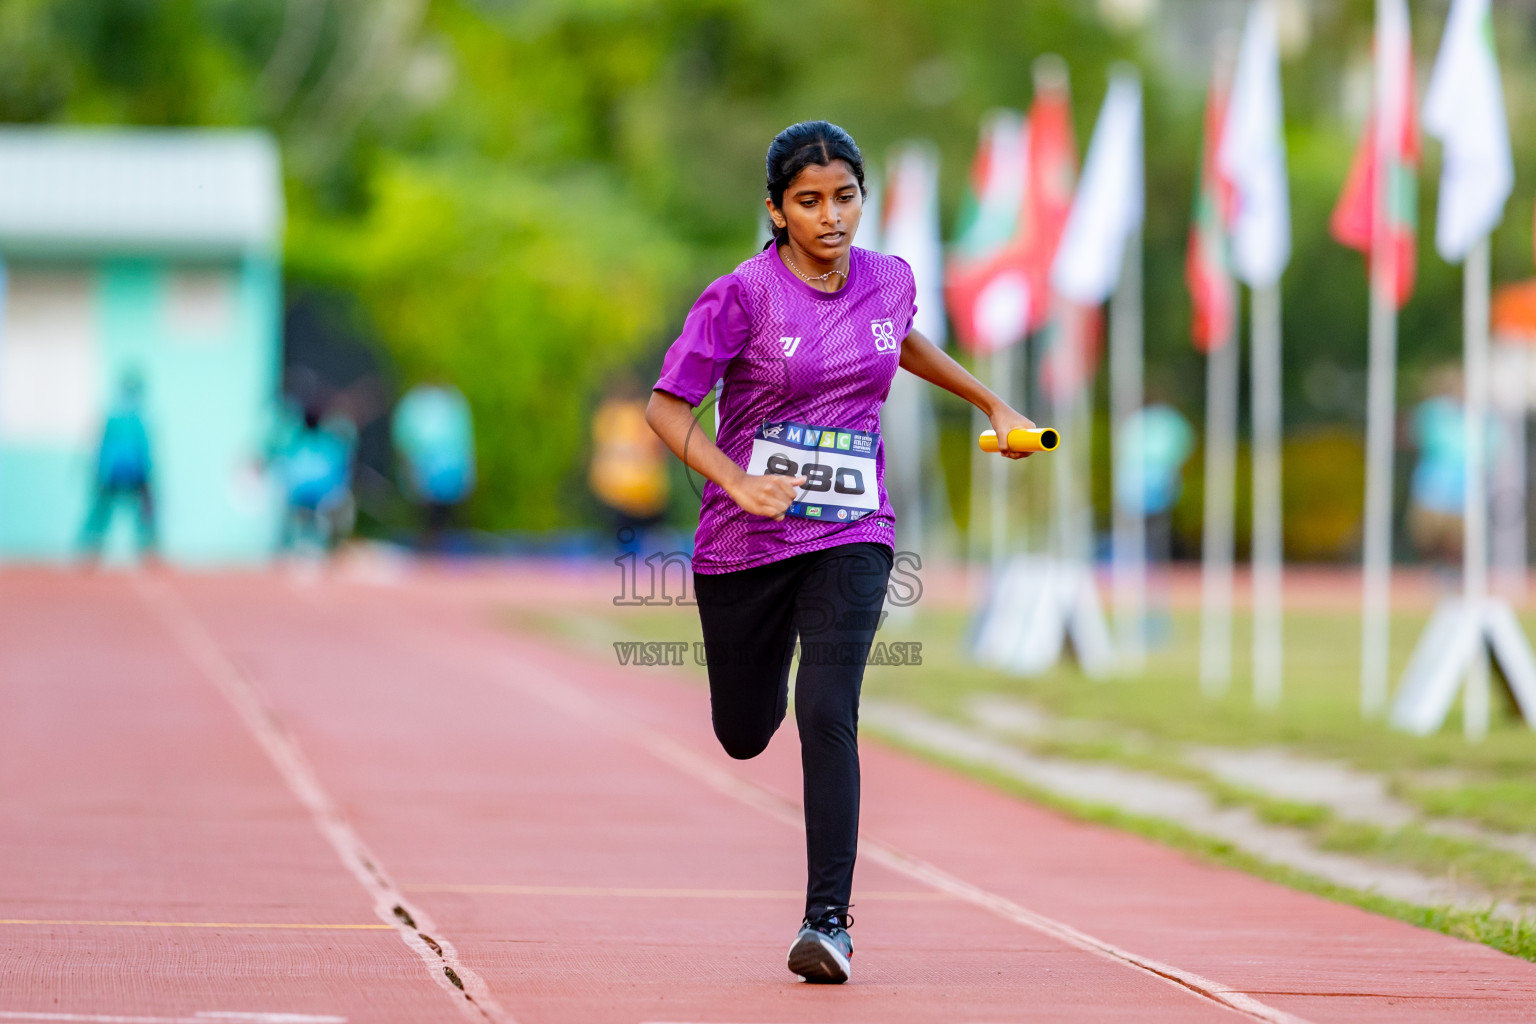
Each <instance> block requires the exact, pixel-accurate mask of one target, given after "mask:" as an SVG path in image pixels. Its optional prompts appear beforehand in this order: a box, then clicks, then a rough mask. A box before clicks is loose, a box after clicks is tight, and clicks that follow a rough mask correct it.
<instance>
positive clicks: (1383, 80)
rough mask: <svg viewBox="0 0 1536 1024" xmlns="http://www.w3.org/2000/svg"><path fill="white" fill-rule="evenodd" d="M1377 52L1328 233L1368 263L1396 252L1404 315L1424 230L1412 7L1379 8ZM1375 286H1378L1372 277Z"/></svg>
mask: <svg viewBox="0 0 1536 1024" xmlns="http://www.w3.org/2000/svg"><path fill="white" fill-rule="evenodd" d="M1375 50H1376V68H1375V86H1374V95H1373V97H1372V100H1371V116H1370V118H1369V119H1368V120H1367V122H1366V128H1365V133H1364V134H1363V135H1362V136H1361V138H1360V145H1359V147H1358V148H1357V149H1356V150H1355V159H1354V163H1353V164H1352V165H1351V166H1350V169H1349V178H1348V179H1347V180H1346V181H1345V183H1344V192H1343V194H1342V195H1341V196H1340V197H1339V203H1338V205H1337V206H1336V207H1334V210H1333V218H1332V220H1331V221H1330V227H1331V229H1332V231H1333V237H1334V238H1336V239H1338V241H1340V242H1341V243H1343V244H1344V245H1347V246H1349V247H1350V248H1352V249H1358V250H1360V251H1361V252H1363V253H1365V254H1366V256H1367V259H1369V257H1370V255H1371V253H1372V251H1373V250H1374V249H1375V247H1376V246H1377V245H1382V246H1391V247H1392V248H1391V251H1392V254H1393V259H1392V268H1393V271H1394V274H1393V276H1394V278H1395V280H1394V281H1393V282H1392V284H1393V292H1392V300H1393V302H1394V303H1395V304H1396V305H1397V307H1398V308H1401V307H1402V305H1403V303H1405V302H1407V301H1408V296H1410V295H1411V294H1413V284H1414V277H1415V271H1416V265H1417V245H1416V235H1417V228H1418V165H1419V139H1418V125H1417V123H1416V119H1415V117H1414V113H1413V40H1412V38H1411V36H1410V35H1409V29H1408V3H1407V0H1377V4H1376V43H1375ZM1377 231H1380V232H1381V236H1380V238H1379V239H1378V238H1377V237H1376V232H1377ZM1372 284H1373V286H1378V287H1379V286H1380V283H1379V282H1377V281H1376V279H1375V277H1374V276H1373V277H1372Z"/></svg>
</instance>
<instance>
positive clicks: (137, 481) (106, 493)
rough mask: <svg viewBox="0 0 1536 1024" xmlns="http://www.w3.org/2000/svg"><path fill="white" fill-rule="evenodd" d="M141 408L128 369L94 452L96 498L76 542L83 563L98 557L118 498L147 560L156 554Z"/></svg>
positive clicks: (138, 386)
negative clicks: (130, 510)
mask: <svg viewBox="0 0 1536 1024" xmlns="http://www.w3.org/2000/svg"><path fill="white" fill-rule="evenodd" d="M143 406H144V381H143V379H142V378H141V377H140V376H139V374H138V372H137V371H135V370H129V371H128V372H127V373H125V374H123V377H122V379H121V381H120V382H119V384H118V391H117V397H116V399H115V400H114V402H113V405H112V409H111V411H110V412H109V414H108V415H107V422H106V424H105V425H104V426H103V427H102V430H101V445H100V447H99V448H98V449H97V452H96V473H95V478H94V493H95V497H94V498H93V500H92V501H91V511H90V514H89V515H88V516H87V517H86V520H85V527H84V529H83V530H82V533H81V539H80V547H81V549H82V551H83V553H84V555H85V557H86V559H87V561H95V560H97V559H98V558H100V557H101V546H102V542H103V539H104V538H105V536H106V532H107V528H108V527H109V526H110V525H111V523H112V514H113V512H115V511H116V509H117V505H118V503H119V502H120V501H122V500H123V499H127V500H128V501H130V502H132V503H133V506H134V508H135V510H136V518H137V520H138V528H139V547H140V550H141V552H142V553H144V554H145V555H152V554H153V553H154V551H155V549H156V535H155V499H154V493H153V491H152V489H151V486H150V480H151V469H152V466H151V459H150V446H149V431H148V429H146V428H145V426H144V415H143Z"/></svg>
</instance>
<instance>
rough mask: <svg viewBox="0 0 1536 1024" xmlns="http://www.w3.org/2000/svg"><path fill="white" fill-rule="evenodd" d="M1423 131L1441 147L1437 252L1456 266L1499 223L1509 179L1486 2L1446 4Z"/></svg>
mask: <svg viewBox="0 0 1536 1024" xmlns="http://www.w3.org/2000/svg"><path fill="white" fill-rule="evenodd" d="M1424 130H1425V131H1426V132H1427V133H1428V134H1430V135H1431V136H1433V137H1435V138H1436V139H1439V140H1440V143H1441V145H1442V146H1443V147H1444V151H1443V153H1442V154H1441V159H1440V167H1441V169H1440V209H1439V213H1438V220H1437V223H1436V225H1435V247H1436V248H1437V249H1439V250H1440V255H1441V256H1443V257H1445V259H1446V260H1447V261H1449V262H1451V263H1459V262H1461V260H1462V259H1463V258H1465V257H1466V255H1467V253H1468V252H1470V251H1471V250H1472V247H1473V246H1475V245H1476V244H1477V243H1478V242H1480V241H1481V240H1482V239H1484V238H1485V237H1487V236H1488V234H1489V233H1490V232H1492V231H1493V229H1494V228H1495V227H1497V226H1498V223H1499V221H1501V220H1503V219H1504V203H1505V202H1506V201H1507V200H1508V199H1509V193H1510V190H1511V189H1512V188H1513V187H1514V181H1515V167H1514V162H1513V160H1512V159H1511V157H1510V152H1509V122H1508V119H1507V118H1506V117H1505V114H1504V88H1503V85H1502V83H1501V82H1500V80H1499V61H1498V57H1497V55H1496V54H1495V53H1494V49H1493V16H1492V11H1491V10H1490V7H1489V0H1452V2H1451V13H1450V16H1449V17H1448V18H1447V19H1446V22H1445V36H1444V37H1443V38H1442V39H1441V41H1440V55H1439V56H1438V57H1436V58H1435V69H1434V71H1433V72H1432V73H1431V74H1430V79H1429V91H1428V92H1427V93H1426V94H1425V96H1424Z"/></svg>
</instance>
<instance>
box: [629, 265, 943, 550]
mask: <svg viewBox="0 0 1536 1024" xmlns="http://www.w3.org/2000/svg"><path fill="white" fill-rule="evenodd" d="M915 297H916V286H915V285H914V284H913V280H912V269H911V268H910V267H908V266H907V264H906V263H905V262H904V261H903V260H901V259H899V258H897V257H895V256H885V255H882V254H880V253H876V252H871V251H869V250H867V249H859V248H853V249H851V250H850V251H849V266H848V281H847V283H846V284H845V285H844V286H843V287H842V288H841V289H839V290H838V291H835V292H824V291H821V290H820V289H818V288H814V287H812V286H811V285H809V284H807V283H806V282H804V281H802V280H800V279H799V278H798V277H796V276H795V275H794V274H793V273H792V272H791V271H790V269H789V268H788V267H786V266H785V265H784V262H783V260H781V259H780V258H779V255H778V252H777V251H776V250H775V248H774V247H773V246H770V247H768V248H766V249H764V250H763V251H762V252H760V253H758V254H757V255H756V256H754V257H752V258H751V259H749V260H747V261H746V262H745V263H743V264H741V266H739V267H737V268H736V270H735V271H734V272H732V273H730V274H727V275H726V276H724V277H722V278H720V279H718V280H717V281H715V282H714V283H713V284H711V285H710V286H709V287H708V288H706V289H705V290H704V294H703V295H700V296H699V300H698V301H697V302H695V303H694V304H693V309H692V310H691V311H689V313H688V319H687V321H686V322H685V323H684V324H683V332H682V334H681V335H679V336H678V339H677V340H676V341H675V342H673V343H672V347H671V348H670V349H668V350H667V356H666V359H665V360H664V361H663V363H662V368H661V379H660V380H658V381H657V382H656V390H658V391H665V392H667V393H668V394H672V395H676V396H677V397H678V398H681V399H682V400H683V401H685V402H687V403H688V404H689V405H694V406H696V405H698V404H699V403H700V402H701V401H703V399H704V397H705V396H706V395H707V394H709V392H710V390H711V389H712V388H713V387H714V385H715V382H716V381H718V380H720V379H721V378H724V381H725V385H724V388H723V390H722V391H721V394H720V430H719V435H718V437H717V438H716V443H717V444H718V445H719V446H720V449H721V451H723V452H725V454H726V455H727V456H729V457H730V458H731V459H732V460H733V461H735V462H736V463H737V465H740V466H742V467H743V468H745V467H746V466H747V465H748V462H749V460H750V458H751V454H752V441H753V437H754V435H755V434H756V432H757V430H758V428H759V426H761V425H762V424H764V423H779V422H793V423H798V424H811V425H815V426H818V427H823V428H829V429H837V430H842V431H866V432H869V433H878V432H879V430H880V407H881V405H883V404H884V403H885V398H886V395H887V394H889V393H890V390H891V380H892V378H894V377H895V376H896V367H897V364H898V363H899V362H900V360H901V341H902V340H903V339H904V338H906V336H907V334H908V332H910V330H911V329H912V315H913V313H914V312H915V311H916V306H915V305H914V304H913V300H914V298H915ZM875 477H876V482H877V486H878V488H879V499H880V503H879V507H878V508H877V509H876V510H875V511H873V512H871V513H869V514H868V515H865V516H864V517H863V518H860V519H858V520H856V521H850V522H833V521H821V520H816V519H808V518H800V517H796V516H785V517H784V518H783V519H780V520H773V519H767V518H764V517H762V516H757V515H753V514H751V513H750V512H746V511H744V510H743V509H742V508H741V507H740V506H738V505H737V504H736V503H735V502H734V501H732V500H731V498H730V496H729V495H728V494H726V493H725V491H724V489H723V488H720V487H718V486H716V485H715V484H714V483H706V484H705V485H704V500H703V505H702V506H701V508H700V510H699V530H698V534H697V535H696V538H695V542H694V553H693V568H694V570H695V571H696V572H701V573H722V572H732V571H735V570H737V569H747V568H750V567H752V566H755V565H765V564H767V563H769V562H775V561H778V560H779V559H783V558H789V557H790V556H792V555H799V554H804V553H805V552H807V551H818V550H821V549H823V548H829V547H833V546H834V545H838V544H855V543H859V542H874V543H877V544H884V545H886V546H888V547H890V548H892V549H894V548H895V539H896V517H895V515H894V514H893V513H892V512H891V502H890V498H889V497H888V496H887V495H886V493H885V450H884V446H883V444H882V445H880V446H877V448H876V453H875Z"/></svg>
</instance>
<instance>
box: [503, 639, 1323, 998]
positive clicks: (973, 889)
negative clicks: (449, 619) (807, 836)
mask: <svg viewBox="0 0 1536 1024" xmlns="http://www.w3.org/2000/svg"><path fill="white" fill-rule="evenodd" d="M503 665H504V659H503ZM535 675H537V676H538V677H539V678H538V680H537V681H535V680H534V678H533V677H534V676H535ZM497 678H498V679H500V680H501V681H502V682H503V683H505V684H507V685H510V686H512V687H514V688H516V689H517V690H518V691H520V692H522V693H524V694H527V695H528V696H530V697H533V698H535V699H537V700H540V701H543V702H544V703H546V704H550V705H552V706H555V707H558V708H560V709H562V710H564V711H566V712H567V713H568V714H571V715H574V716H575V717H578V718H581V719H584V720H586V721H588V722H590V723H592V724H594V725H598V726H600V727H603V728H606V729H607V730H608V731H609V732H611V733H614V734H616V735H620V736H625V737H627V738H629V739H630V740H632V741H633V742H635V743H637V744H639V745H640V746H641V747H642V748H644V749H645V750H647V751H648V752H649V753H650V754H652V755H653V756H654V757H656V758H658V759H659V760H661V761H664V762H666V763H667V764H669V765H671V766H672V767H674V768H676V769H677V770H679V771H681V772H682V773H683V774H685V775H690V776H692V777H693V778H695V779H697V780H698V781H700V782H703V783H704V784H706V785H708V786H710V787H711V788H713V789H715V790H718V791H719V792H721V793H724V794H725V795H727V796H730V797H733V798H735V799H736V800H738V801H740V802H741V803H744V804H747V805H748V806H751V807H755V808H757V809H758V810H760V811H762V812H763V813H765V814H767V815H769V816H770V817H773V818H776V819H778V820H779V821H781V822H784V823H785V824H787V825H789V826H791V827H793V828H796V829H804V828H805V820H804V814H803V812H802V811H801V808H800V805H799V804H797V803H795V802H794V801H792V800H789V799H786V798H785V797H782V796H779V795H778V794H776V793H773V792H770V791H769V790H766V789H764V788H762V787H760V786H758V785H756V784H755V783H751V782H748V781H746V780H745V779H742V778H740V777H739V776H736V775H734V774H732V773H731V772H728V771H726V770H724V769H722V768H720V767H718V766H717V765H715V764H714V763H713V762H711V761H710V760H708V759H706V758H705V757H703V756H701V755H700V754H698V753H696V752H694V751H692V750H690V749H688V748H687V747H685V746H683V745H682V744H680V743H678V742H677V741H675V740H673V739H672V738H671V737H669V736H666V735H664V734H663V733H661V732H658V731H657V730H655V729H652V728H651V727H649V726H647V725H643V724H642V723H640V722H638V721H636V720H634V719H633V718H631V717H629V716H627V715H622V714H621V713H619V712H616V711H614V710H613V709H612V707H611V706H609V705H606V704H603V703H602V702H600V701H598V700H597V699H596V698H594V697H592V696H591V695H590V694H588V693H587V692H586V691H584V690H582V689H580V688H578V687H575V686H573V685H571V684H570V683H569V682H567V681H566V680H565V679H563V678H561V677H560V676H558V675H556V674H555V673H553V672H550V671H548V670H546V669H543V668H541V667H538V666H535V665H533V664H531V663H529V662H526V661H524V662H522V663H520V664H519V665H518V671H517V673H516V674H515V675H509V674H507V673H504V672H500V673H498V674H497ZM859 852H860V854H861V855H862V856H865V857H867V858H869V859H871V860H873V861H875V862H876V863H879V864H882V865H884V866H885V867H887V868H890V869H891V870H893V871H895V872H897V873H899V874H902V875H905V876H906V877H908V878H911V879H913V880H914V881H918V882H921V883H923V884H924V885H928V886H931V887H932V888H934V889H936V890H938V891H940V892H944V893H948V894H949V895H951V896H953V897H955V898H956V899H958V900H963V901H965V902H967V903H971V904H973V905H975V906H978V907H981V908H983V909H985V910H988V911H990V912H992V913H994V914H996V915H998V916H999V917H1002V918H1004V919H1006V920H1009V921H1012V922H1014V923H1015V924H1019V925H1022V926H1024V927H1026V928H1031V929H1033V930H1035V931H1037V932H1040V933H1042V934H1045V935H1049V936H1051V937H1052V938H1055V939H1057V940H1059V941H1061V942H1063V943H1065V944H1067V945H1069V946H1073V947H1075V948H1077V949H1080V950H1083V951H1084V952H1088V953H1092V954H1095V955H1097V956H1100V957H1103V958H1105V959H1107V960H1112V961H1115V962H1117V963H1119V964H1122V965H1124V966H1128V967H1132V968H1135V969H1136V970H1139V971H1144V972H1146V973H1148V974H1151V975H1153V976H1154V977H1157V978H1159V979H1161V980H1163V981H1165V982H1167V983H1168V984H1170V985H1173V986H1176V987H1178V988H1181V989H1183V990H1184V991H1186V992H1188V993H1189V994H1191V995H1193V996H1196V997H1197V998H1201V999H1206V1000H1209V1001H1211V1002H1214V1003H1217V1004H1219V1005H1221V1006H1224V1007H1226V1008H1227V1009H1229V1010H1233V1011H1235V1012H1237V1013H1240V1014H1242V1015H1243V1016H1245V1017H1248V1018H1249V1019H1251V1020H1257V1021H1263V1022H1265V1024H1310V1022H1309V1021H1307V1020H1306V1019H1305V1018H1302V1017H1297V1016H1295V1015H1293V1014H1290V1013H1286V1012H1285V1011H1284V1010H1280V1009H1276V1008H1275V1007H1273V1006H1270V1005H1268V1004H1267V1003H1264V1002H1261V1001H1260V1000H1258V999H1255V998H1254V997H1253V996H1251V995H1248V994H1247V993H1246V992H1242V991H1239V990H1238V989H1234V988H1232V987H1231V986H1230V985H1226V984H1223V983H1222V982H1219V981H1214V980H1212V979H1210V978H1206V977H1203V976H1202V975H1199V974H1196V973H1195V972H1193V971H1187V970H1184V969H1183V968H1180V967H1175V966H1173V965H1172V964H1165V963H1163V962H1162V961H1160V960H1154V959H1152V958H1151V957H1146V956H1142V955H1140V954H1138V953H1133V952H1131V951H1130V950H1127V949H1122V948H1121V947H1119V946H1117V945H1115V944H1114V943H1111V942H1106V941H1105V940H1103V939H1100V938H1097V937H1095V936H1092V935H1089V934H1088V933H1086V932H1083V931H1079V930H1078V929H1076V928H1073V927H1072V926H1071V925H1068V924H1064V923H1062V922H1060V921H1057V920H1055V919H1053V918H1050V917H1046V916H1045V915H1044V914H1038V913H1036V912H1035V911H1033V910H1030V909H1028V908H1026V907H1023V906H1021V905H1019V904H1018V903H1015V902H1014V901H1012V900H1010V899H1008V898H1007V897H1005V896H1000V895H998V894H997V893H994V892H990V891H988V890H986V889H983V888H981V887H980V886H977V885H972V884H971V883H970V882H967V881H965V880H963V879H961V878H957V877H956V876H954V875H951V874H950V873H948V872H947V871H944V870H942V869H940V868H938V867H935V866H934V865H932V864H929V863H927V862H926V861H924V860H922V859H920V858H917V857H914V856H911V855H910V854H907V853H904V852H903V851H901V850H899V849H897V848H896V847H894V846H891V845H890V844H888V843H884V842H881V841H880V840H878V839H875V838H873V837H871V836H868V835H864V834H862V833H861V834H860V836H859Z"/></svg>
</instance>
